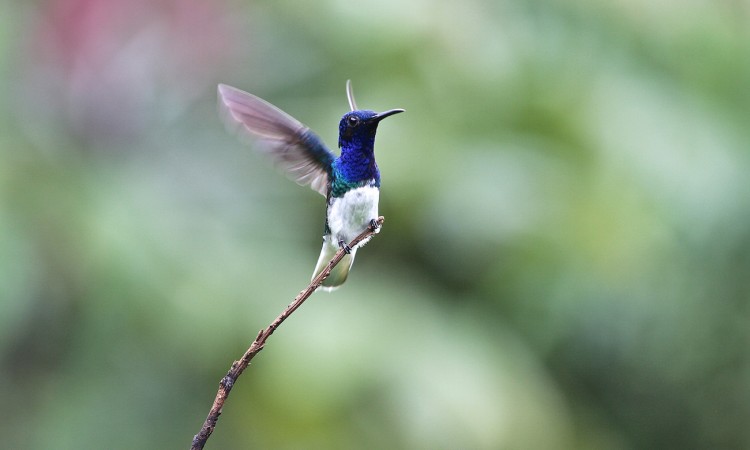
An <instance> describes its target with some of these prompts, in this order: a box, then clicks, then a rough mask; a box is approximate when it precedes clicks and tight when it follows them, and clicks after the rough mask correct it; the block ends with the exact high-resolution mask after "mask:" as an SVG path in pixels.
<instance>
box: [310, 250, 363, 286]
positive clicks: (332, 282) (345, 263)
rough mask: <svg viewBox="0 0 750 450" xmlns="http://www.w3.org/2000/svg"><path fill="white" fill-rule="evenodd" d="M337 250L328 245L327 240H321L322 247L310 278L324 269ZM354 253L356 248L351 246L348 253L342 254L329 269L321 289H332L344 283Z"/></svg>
mask: <svg viewBox="0 0 750 450" xmlns="http://www.w3.org/2000/svg"><path fill="white" fill-rule="evenodd" d="M337 251H338V247H335V246H333V245H330V244H329V243H328V242H323V248H321V249H320V256H319V257H318V264H316V265H315V271H314V272H313V276H312V278H315V277H317V276H318V275H319V274H320V272H322V271H323V269H325V267H326V266H327V265H328V263H329V262H330V261H331V258H333V255H335V254H336V252H337ZM355 253H357V249H356V248H353V249H352V251H351V253H350V254H348V255H344V257H343V258H342V259H341V261H340V262H339V263H338V264H337V265H336V267H334V268H333V270H331V274H330V275H328V278H326V279H325V280H324V281H323V285H322V286H321V289H322V290H324V291H332V290H334V289H336V288H337V287H339V286H341V285H342V284H344V281H346V278H347V277H348V276H349V269H351V268H352V264H354V254H355Z"/></svg>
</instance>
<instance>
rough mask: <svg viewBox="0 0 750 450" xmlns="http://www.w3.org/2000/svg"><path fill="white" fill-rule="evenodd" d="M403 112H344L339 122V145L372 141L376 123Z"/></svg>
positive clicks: (364, 110) (400, 110) (376, 126)
mask: <svg viewBox="0 0 750 450" xmlns="http://www.w3.org/2000/svg"><path fill="white" fill-rule="evenodd" d="M401 112H404V110H403V109H391V110H388V111H384V112H381V113H376V112H375V111H370V110H368V109H363V110H356V111H350V112H348V113H346V114H344V117H342V118H341V122H339V147H345V146H347V145H364V144H365V143H367V142H372V140H373V139H374V138H375V132H376V131H377V129H378V123H379V122H380V121H381V120H383V119H385V118H386V117H388V116H392V115H394V114H398V113H401Z"/></svg>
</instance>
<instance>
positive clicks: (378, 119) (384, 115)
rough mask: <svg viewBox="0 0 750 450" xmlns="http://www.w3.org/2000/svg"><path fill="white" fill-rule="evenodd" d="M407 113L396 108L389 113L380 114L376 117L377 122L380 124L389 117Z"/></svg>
mask: <svg viewBox="0 0 750 450" xmlns="http://www.w3.org/2000/svg"><path fill="white" fill-rule="evenodd" d="M404 111H406V110H405V109H401V108H396V109H389V110H388V111H383V112H382V113H378V114H377V115H376V116H375V120H376V121H378V122H380V121H381V120H383V119H385V118H386V117H388V116H392V115H394V114H398V113H402V112H404Z"/></svg>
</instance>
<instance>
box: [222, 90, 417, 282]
mask: <svg viewBox="0 0 750 450" xmlns="http://www.w3.org/2000/svg"><path fill="white" fill-rule="evenodd" d="M347 94H348V95H349V104H350V106H351V109H352V111H351V112H348V113H346V114H344V116H343V117H342V118H341V121H340V122H339V147H340V148H341V155H340V156H339V157H335V156H334V155H333V153H331V152H330V151H329V150H328V149H327V148H326V146H325V145H324V144H323V142H322V141H321V140H320V138H318V137H317V136H316V135H315V134H314V133H313V132H312V131H311V130H310V129H309V128H307V127H305V126H304V125H302V123H300V122H299V121H297V120H296V119H294V118H293V117H291V116H290V115H288V114H286V113H285V112H283V111H281V110H280V109H278V108H276V107H275V106H273V105H271V104H270V103H268V102H266V101H264V100H262V99H260V98H258V97H255V96H254V95H252V94H248V93H247V92H243V91H240V90H239V89H235V88H232V87H230V86H226V85H219V96H220V98H221V105H222V106H223V108H222V112H223V113H224V114H225V116H226V118H228V119H231V120H230V121H229V123H230V124H231V125H240V128H241V129H242V130H244V131H247V132H249V133H250V134H252V135H254V136H255V137H256V138H258V139H259V140H260V141H261V144H262V145H261V149H263V150H264V151H265V153H267V154H269V155H270V156H271V157H272V158H273V159H274V160H275V161H276V163H277V164H278V165H279V166H281V167H282V168H283V169H284V170H285V171H286V172H287V173H288V174H289V175H290V176H291V177H292V178H293V179H294V180H295V181H297V182H298V183H299V184H303V185H310V187H311V188H312V189H314V190H316V191H318V192H320V193H321V194H323V195H324V196H325V197H326V220H325V231H324V235H323V248H322V249H321V251H320V256H319V258H318V264H317V265H316V267H315V271H314V272H313V277H315V276H317V274H318V273H320V271H321V270H322V269H323V268H324V267H325V265H326V264H327V263H328V261H329V260H330V259H331V258H332V257H333V255H334V254H335V253H336V251H338V249H339V248H340V247H341V246H344V247H345V248H347V250H348V251H349V253H348V254H347V255H346V256H345V257H344V259H343V260H342V261H341V262H340V263H339V264H338V266H336V267H335V268H334V270H333V271H332V272H331V274H330V276H329V277H328V278H327V279H326V280H325V281H324V282H323V287H324V288H327V289H333V288H335V287H337V286H340V285H341V284H342V283H343V282H344V281H346V278H347V276H348V274H349V269H350V268H351V265H352V263H353V262H354V255H355V254H356V251H357V248H352V249H348V247H346V243H348V242H351V240H352V239H354V238H355V237H356V236H357V235H359V234H360V233H361V232H362V231H364V230H365V228H366V227H368V226H369V225H370V223H371V221H373V220H375V219H377V217H378V200H379V197H380V171H379V170H378V165H377V163H376V162H375V151H374V145H375V133H376V131H377V128H378V123H379V122H380V121H381V120H382V119H384V118H386V117H388V116H390V115H393V114H396V113H400V112H403V109H392V110H389V111H385V112H382V113H376V112H374V111H370V110H359V109H357V108H356V105H355V103H354V98H353V95H352V93H351V85H350V84H348V83H347ZM365 242H366V241H365ZM365 242H362V243H360V244H359V245H358V247H360V246H362V245H364V244H365Z"/></svg>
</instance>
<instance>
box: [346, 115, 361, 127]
mask: <svg viewBox="0 0 750 450" xmlns="http://www.w3.org/2000/svg"><path fill="white" fill-rule="evenodd" d="M346 120H347V121H348V122H349V126H350V127H356V126H357V125H359V117H357V116H349V118H348V119H346Z"/></svg>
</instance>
